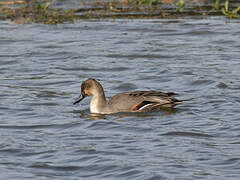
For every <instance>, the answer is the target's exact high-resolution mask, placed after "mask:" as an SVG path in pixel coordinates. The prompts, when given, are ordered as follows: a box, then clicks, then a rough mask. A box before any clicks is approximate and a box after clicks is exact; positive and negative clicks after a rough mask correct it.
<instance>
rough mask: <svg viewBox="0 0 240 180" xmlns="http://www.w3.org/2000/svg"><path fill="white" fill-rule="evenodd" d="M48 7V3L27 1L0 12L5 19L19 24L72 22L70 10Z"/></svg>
mask: <svg viewBox="0 0 240 180" xmlns="http://www.w3.org/2000/svg"><path fill="white" fill-rule="evenodd" d="M50 5H51V3H50V2H48V1H45V2H42V1H41V2H39V1H34V0H29V1H26V3H25V4H23V5H21V6H19V7H17V8H11V7H5V8H3V9H2V10H1V11H2V12H3V13H4V16H5V18H8V19H11V20H12V21H13V22H15V23H20V24H21V23H28V22H35V23H44V24H58V23H64V22H73V19H74V18H73V11H72V10H58V9H51V8H50Z"/></svg>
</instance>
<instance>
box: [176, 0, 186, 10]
mask: <svg viewBox="0 0 240 180" xmlns="http://www.w3.org/2000/svg"><path fill="white" fill-rule="evenodd" d="M176 6H177V11H178V12H183V11H184V7H185V2H184V0H179V1H178V2H176Z"/></svg>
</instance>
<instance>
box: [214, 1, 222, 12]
mask: <svg viewBox="0 0 240 180" xmlns="http://www.w3.org/2000/svg"><path fill="white" fill-rule="evenodd" d="M213 9H215V10H216V11H218V10H219V9H220V3H219V0H216V1H215V2H214V3H213Z"/></svg>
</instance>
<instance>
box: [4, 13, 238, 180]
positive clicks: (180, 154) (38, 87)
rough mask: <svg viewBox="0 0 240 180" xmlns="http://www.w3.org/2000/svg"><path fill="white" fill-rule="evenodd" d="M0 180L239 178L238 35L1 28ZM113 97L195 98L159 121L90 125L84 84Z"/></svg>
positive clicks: (219, 28)
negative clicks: (95, 83) (166, 94)
mask: <svg viewBox="0 0 240 180" xmlns="http://www.w3.org/2000/svg"><path fill="white" fill-rule="evenodd" d="M0 27H1V29H0V32H1V33H0V82H1V83H0V92H1V93H0V137H1V138H0V173H1V178H0V179H11V180H12V179H36V180H43V179H44V180H46V179H49V180H50V179H51V180H52V179H57V180H60V179H62V180H77V179H136V180H138V179H139V180H140V179H149V180H150V179H151V180H153V179H216V178H218V179H238V178H239V176H240V157H239V155H240V140H239V137H240V122H239V113H240V99H239V97H240V91H239V90H240V76H239V69H240V62H239V49H240V43H239V39H240V28H239V27H240V24H239V21H238V20H235V21H231V22H229V23H228V24H226V23H225V19H224V18H223V17H214V18H204V19H201V18H199V19H198V18H184V19H146V20H111V19H105V20H101V21H98V20H90V21H78V22H76V23H75V24H63V25H57V26H47V25H38V24H26V25H14V24H11V22H9V21H1V22H0ZM90 77H92V78H96V79H98V80H100V82H101V83H102V85H103V86H104V89H105V91H106V95H107V96H108V97H109V96H111V95H114V94H116V93H119V92H123V91H130V90H148V89H153V90H162V91H173V92H177V93H179V94H180V96H179V97H178V98H179V99H189V98H194V99H193V101H192V102H189V103H186V104H183V105H180V106H178V107H177V108H175V109H170V110H168V111H161V112H154V113H139V114H131V113H126V114H125V113H124V114H116V115H106V116H94V115H91V113H90V112H89V101H90V99H89V98H88V99H85V100H84V101H83V102H82V103H81V104H80V105H77V106H73V105H72V101H73V100H74V99H75V98H77V97H78V95H79V94H80V85H81V82H82V81H83V80H85V79H87V78H90Z"/></svg>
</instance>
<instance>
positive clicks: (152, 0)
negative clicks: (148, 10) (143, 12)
mask: <svg viewBox="0 0 240 180" xmlns="http://www.w3.org/2000/svg"><path fill="white" fill-rule="evenodd" d="M133 1H134V3H136V4H137V5H148V6H153V5H157V4H158V3H159V0H133Z"/></svg>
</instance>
